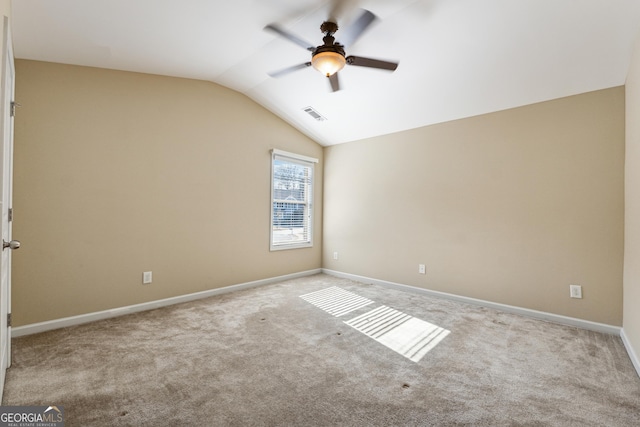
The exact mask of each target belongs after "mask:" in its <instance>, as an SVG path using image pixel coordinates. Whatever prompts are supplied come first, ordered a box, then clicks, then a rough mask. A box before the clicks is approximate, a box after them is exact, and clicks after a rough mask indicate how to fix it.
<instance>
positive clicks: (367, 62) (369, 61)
mask: <svg viewBox="0 0 640 427" xmlns="http://www.w3.org/2000/svg"><path fill="white" fill-rule="evenodd" d="M346 59H347V64H349V65H355V66H358V67H369V68H378V69H380V70H389V71H395V69H396V68H398V63H397V62H389V61H381V60H379V59H373V58H363V57H362V56H347V58H346Z"/></svg>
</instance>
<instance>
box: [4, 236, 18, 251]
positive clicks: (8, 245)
mask: <svg viewBox="0 0 640 427" xmlns="http://www.w3.org/2000/svg"><path fill="white" fill-rule="evenodd" d="M6 248H9V249H19V248H20V240H12V241H10V242H5V241H4V239H2V250H5V249H6Z"/></svg>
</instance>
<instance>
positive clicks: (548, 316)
mask: <svg viewBox="0 0 640 427" xmlns="http://www.w3.org/2000/svg"><path fill="white" fill-rule="evenodd" d="M322 272H323V273H325V274H329V275H331V276H336V277H342V278H344V279H351V280H355V281H357V282H363V283H371V284H374V285H381V286H386V287H390V288H394V289H398V290H401V291H407V292H414V293H419V294H423V295H428V296H432V297H436V298H443V299H448V300H453V301H458V302H463V303H467V304H473V305H478V306H481V307H487V308H493V309H495V310H500V311H504V312H507V313H512V314H518V315H521V316H526V317H532V318H534V319H539V320H546V321H548V322H553V323H559V324H562V325H569V326H575V327H578V328H582V329H588V330H591V331H596V332H604V333H606V334H612V335H620V331H621V330H622V328H620V327H619V326H612V325H607V324H604V323H597V322H591V321H589V320H583V319H576V318H574V317H567V316H561V315H559V314H553V313H547V312H544V311H537V310H530V309H528V308H522V307H516V306H512V305H506V304H500V303H496V302H491V301H485V300H480V299H476V298H469V297H464V296H460V295H454V294H448V293H446V292H438V291H432V290H429V289H423V288H418V287H415V286H409V285H403V284H400V283H394V282H389V281H386V280H379V279H372V278H370V277H364V276H358V275H355V274H349V273H343V272H340V271H334V270H328V269H326V268H323V269H322Z"/></svg>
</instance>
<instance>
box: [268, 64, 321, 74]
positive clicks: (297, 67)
mask: <svg viewBox="0 0 640 427" xmlns="http://www.w3.org/2000/svg"><path fill="white" fill-rule="evenodd" d="M310 66H311V62H305V63H304V64H298V65H293V66H291V67H287V68H283V69H282V70H278V71H272V72H270V73H268V74H269V75H270V76H271V77H282V76H284V75H285V74H289V73H292V72H294V71H298V70H301V69H303V68H307V67H310Z"/></svg>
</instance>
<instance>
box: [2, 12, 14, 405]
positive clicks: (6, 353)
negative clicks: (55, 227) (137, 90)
mask: <svg viewBox="0 0 640 427" xmlns="http://www.w3.org/2000/svg"><path fill="white" fill-rule="evenodd" d="M0 79H1V81H0V104H1V109H0V132H1V135H2V136H1V137H2V147H1V150H2V151H1V152H0V161H1V162H2V164H0V174H1V176H0V209H1V210H0V234H1V235H2V239H3V240H6V241H7V242H9V241H11V238H12V230H11V228H12V227H11V226H12V219H13V218H12V214H11V213H10V209H12V196H13V194H12V193H13V130H14V129H13V116H14V111H13V110H14V103H13V101H14V91H15V64H14V59H13V43H12V40H11V31H10V28H9V18H8V17H7V16H4V17H3V28H2V74H1V75H0ZM5 251H6V252H5ZM11 252H12V251H11V249H9V248H7V249H4V247H3V248H2V254H0V278H4V277H6V280H4V281H2V280H0V399H2V394H3V392H4V380H5V375H6V369H7V368H9V367H10V366H11V324H10V322H9V320H8V318H9V317H10V313H11Z"/></svg>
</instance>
